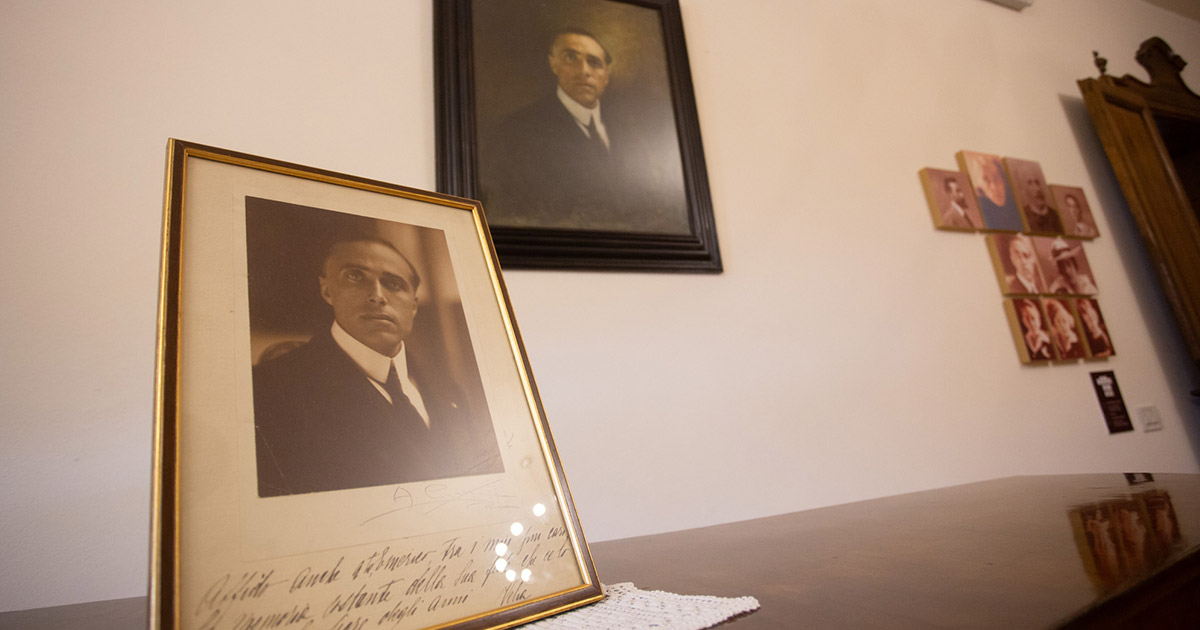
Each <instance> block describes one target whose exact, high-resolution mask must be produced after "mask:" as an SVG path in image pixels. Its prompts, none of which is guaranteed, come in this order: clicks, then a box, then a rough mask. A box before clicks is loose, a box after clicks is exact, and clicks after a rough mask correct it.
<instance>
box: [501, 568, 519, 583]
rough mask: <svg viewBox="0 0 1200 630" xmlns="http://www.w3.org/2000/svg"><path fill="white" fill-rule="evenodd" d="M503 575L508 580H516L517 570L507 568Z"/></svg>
mask: <svg viewBox="0 0 1200 630" xmlns="http://www.w3.org/2000/svg"><path fill="white" fill-rule="evenodd" d="M504 577H505V578H507V579H508V581H509V582H516V581H517V572H516V571H514V570H512V569H509V570H507V571H505V572H504Z"/></svg>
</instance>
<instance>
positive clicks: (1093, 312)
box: [1074, 298, 1117, 359]
mask: <svg viewBox="0 0 1200 630" xmlns="http://www.w3.org/2000/svg"><path fill="white" fill-rule="evenodd" d="M1074 306H1075V312H1076V313H1077V314H1078V315H1079V321H1080V323H1081V324H1083V341H1084V347H1085V348H1086V349H1087V356H1088V358H1093V359H1102V358H1106V357H1111V356H1113V355H1115V354H1116V353H1117V352H1116V350H1115V349H1114V348H1113V342H1112V337H1110V336H1109V334H1108V325H1106V324H1105V323H1104V315H1102V314H1101V313H1100V303H1099V302H1098V301H1096V300H1095V299H1094V298H1075V304H1074Z"/></svg>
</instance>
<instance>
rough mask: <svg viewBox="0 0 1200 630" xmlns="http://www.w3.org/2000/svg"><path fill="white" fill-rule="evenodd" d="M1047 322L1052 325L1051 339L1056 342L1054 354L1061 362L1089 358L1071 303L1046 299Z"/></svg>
mask: <svg viewBox="0 0 1200 630" xmlns="http://www.w3.org/2000/svg"><path fill="white" fill-rule="evenodd" d="M1042 306H1043V307H1044V308H1045V311H1046V322H1047V323H1048V324H1049V325H1050V338H1051V339H1052V340H1053V341H1054V354H1055V356H1057V358H1058V360H1059V361H1073V360H1075V359H1082V358H1084V357H1085V356H1087V351H1086V350H1084V348H1083V338H1082V335H1081V334H1080V331H1079V320H1078V319H1077V318H1076V317H1075V311H1073V310H1071V302H1070V301H1069V300H1065V299H1058V298H1044V299H1043V300H1042Z"/></svg>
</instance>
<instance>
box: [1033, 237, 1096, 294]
mask: <svg viewBox="0 0 1200 630" xmlns="http://www.w3.org/2000/svg"><path fill="white" fill-rule="evenodd" d="M1033 245H1034V249H1036V250H1037V257H1038V261H1039V262H1040V264H1041V268H1042V272H1043V273H1044V274H1045V277H1046V291H1045V292H1046V293H1055V294H1060V295H1088V296H1091V295H1096V294H1097V293H1099V292H1100V290H1099V289H1097V288H1096V278H1095V277H1094V276H1093V275H1092V266H1091V265H1090V264H1088V259H1087V254H1086V253H1084V251H1083V243H1081V242H1079V241H1076V240H1068V239H1065V238H1063V237H1061V236H1057V237H1049V236H1035V237H1033Z"/></svg>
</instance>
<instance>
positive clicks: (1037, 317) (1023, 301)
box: [1004, 298, 1054, 363]
mask: <svg viewBox="0 0 1200 630" xmlns="http://www.w3.org/2000/svg"><path fill="white" fill-rule="evenodd" d="M1004 312H1005V313H1006V314H1007V315H1008V325H1009V328H1010V329H1011V330H1012V334H1013V341H1014V342H1015V343H1016V345H1017V355H1018V356H1020V357H1021V363H1046V362H1048V361H1052V360H1053V359H1054V349H1053V347H1052V342H1051V341H1050V329H1049V327H1047V326H1046V316H1045V314H1044V313H1043V312H1042V305H1041V302H1039V301H1038V299H1037V298H1009V299H1007V300H1004Z"/></svg>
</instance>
